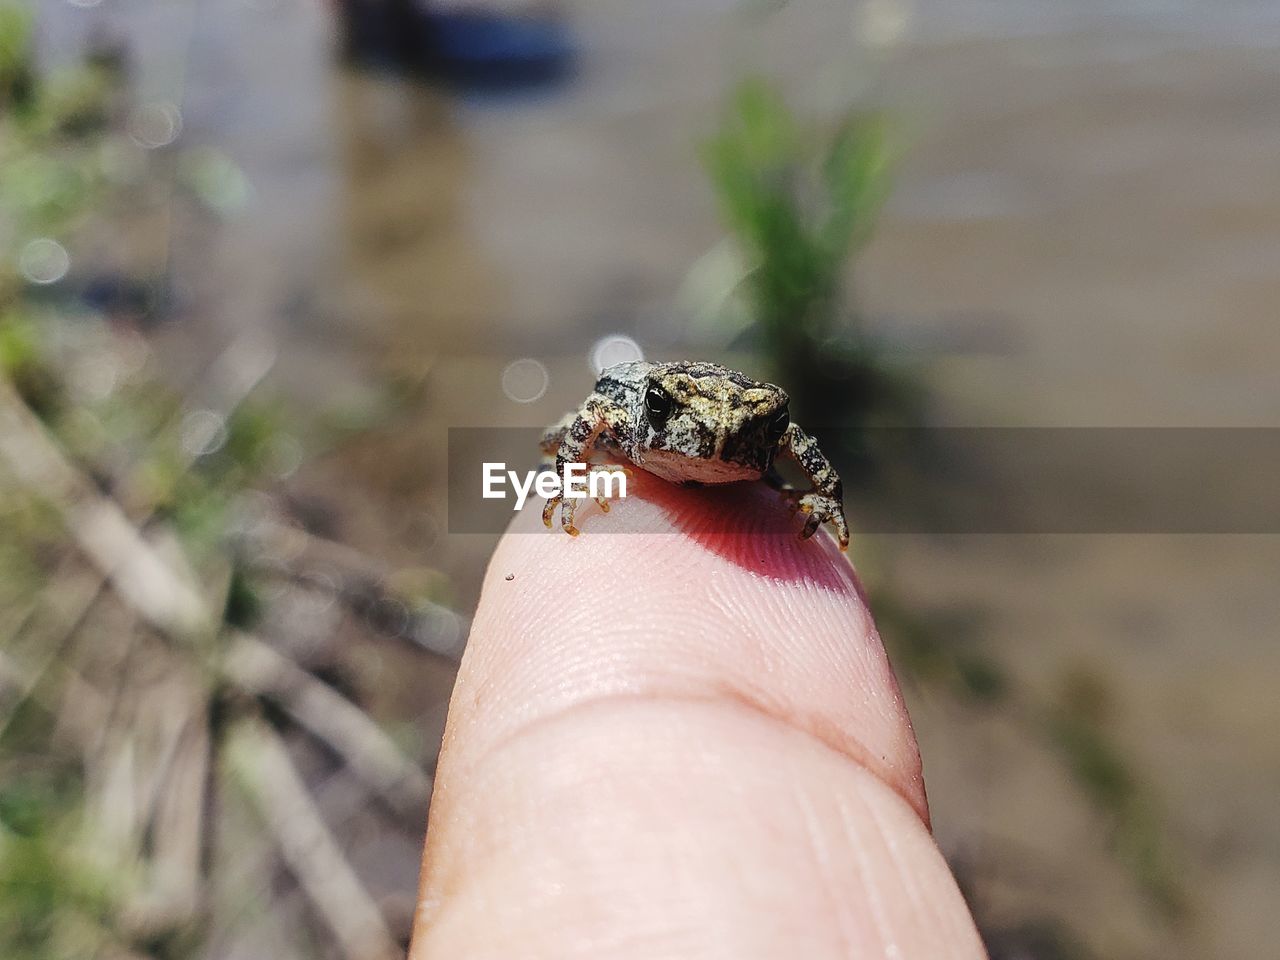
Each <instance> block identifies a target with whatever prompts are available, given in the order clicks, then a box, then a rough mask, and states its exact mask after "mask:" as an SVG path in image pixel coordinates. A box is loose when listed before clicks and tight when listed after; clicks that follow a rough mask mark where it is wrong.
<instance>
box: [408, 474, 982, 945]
mask: <svg viewBox="0 0 1280 960" xmlns="http://www.w3.org/2000/svg"><path fill="white" fill-rule="evenodd" d="M629 492H631V494H632V496H631V497H629V498H628V499H627V500H626V501H624V502H621V503H617V504H615V506H614V509H613V510H612V511H611V512H610V513H609V514H608V515H607V516H606V515H604V514H602V513H600V512H599V510H598V509H597V508H595V507H594V505H592V506H591V509H590V510H587V509H585V508H584V509H583V510H582V512H581V518H582V522H581V524H580V526H581V528H582V531H583V532H582V535H581V536H579V537H577V538H570V537H567V536H566V535H564V534H563V533H560V532H559V531H556V532H554V533H553V532H547V531H545V530H543V529H542V528H541V525H540V524H538V523H537V518H536V517H534V516H532V514H533V512H534V511H526V512H525V513H526V514H528V515H526V516H521V517H518V518H517V520H516V522H515V523H514V524H513V526H512V529H511V531H509V532H508V534H507V535H506V536H505V537H504V538H503V540H502V541H501V543H500V544H499V547H498V549H497V551H496V552H495V554H494V557H493V560H492V562H491V564H490V568H489V572H488V574H487V576H486V581H485V586H484V592H483V596H482V600H481V603H480V607H479V609H478V611H477V614H476V618H475V621H474V625H473V629H472V634H471V637H470V640H469V643H468V649H467V653H466V656H465V658H464V661H463V665H462V668H461V671H460V673H459V678H458V683H457V686H456V688H455V692H454V697H453V701H452V704H451V708H450V716H449V722H448V727H447V730H446V734H445V742H444V748H443V752H442V755H441V762H440V767H439V771H438V778H437V784H436V790H435V794H434V796H433V799H432V818H431V826H430V830H429V835H428V839H427V845H426V849H425V852H424V865H423V886H422V895H421V902H420V905H419V911H418V916H417V918H416V932H415V938H414V945H413V952H412V953H411V956H412V957H414V958H419V960H420V958H425V957H436V956H439V957H463V956H466V957H471V956H476V957H489V956H492V957H500V956H501V957H508V956H520V957H579V956H581V957H588V956H590V957H596V956H610V957H631V956H635V957H657V956H672V957H677V956H678V957H722V956H723V957H790V956H805V957H828V956H830V957H843V956H886V957H915V956H919V957H952V956H955V957H962V956H963V957H974V956H982V948H981V946H980V945H979V943H978V940H977V935H976V933H975V932H974V929H973V925H972V921H971V920H970V919H969V917H968V913H967V911H966V909H965V907H964V904H963V901H962V900H961V899H960V897H959V894H958V892H957V890H956V887H955V883H954V880H953V879H952V878H951V876H950V874H949V872H948V871H947V869H946V865H945V863H944V862H943V860H942V858H941V856H940V855H939V854H938V852H937V850H936V847H935V846H934V844H933V841H932V838H931V837H930V835H929V831H928V814H927V805H926V801H925V796H924V788H923V782H922V779H921V774H920V763H919V754H918V751H917V748H916V745H915V739H914V736H913V735H912V733H911V728H910V722H909V720H908V718H907V715H906V711H905V709H904V707H903V704H902V699H901V696H900V694H899V691H898V687H897V684H896V681H895V680H894V677H893V675H892V671H891V669H890V668H889V665H888V661H887V659H886V657H885V655H884V651H883V649H882V646H881V644H880V641H879V637H878V635H877V633H876V631H875V627H874V624H873V623H872V620H871V617H870V614H869V613H868V611H867V609H866V605H865V602H864V599H863V597H862V595H861V591H860V588H859V585H858V583H857V580H856V577H855V576H854V574H853V571H852V568H851V567H850V566H849V564H848V562H847V560H846V559H845V558H844V557H843V556H842V555H841V554H840V553H839V551H838V550H836V548H835V546H834V544H833V543H831V542H830V541H829V540H828V539H827V538H825V537H818V538H815V539H814V540H812V541H808V542H801V541H799V540H798V539H797V538H796V536H795V529H796V528H795V521H794V520H793V519H792V518H791V517H789V516H788V515H787V513H786V511H785V510H784V509H781V507H780V506H779V504H778V503H777V501H776V500H775V499H774V498H773V497H772V496H771V495H770V493H769V491H767V490H765V489H763V488H762V487H759V486H758V485H753V486H739V487H734V488H732V489H730V488H725V489H717V490H713V491H708V490H684V489H679V488H675V487H672V486H670V485H668V484H665V483H662V482H661V481H657V480H650V479H647V478H639V482H636V483H634V484H633V486H632V489H631V490H630V491H629ZM508 576H512V579H507V578H508Z"/></svg>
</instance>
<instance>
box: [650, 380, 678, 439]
mask: <svg viewBox="0 0 1280 960" xmlns="http://www.w3.org/2000/svg"><path fill="white" fill-rule="evenodd" d="M673 406H674V403H673V402H672V400H671V394H669V393H667V391H665V390H663V389H662V388H661V387H659V386H654V385H651V386H650V387H649V389H648V390H646V391H645V392H644V409H645V412H646V413H647V414H648V415H649V426H651V427H653V429H655V430H661V429H662V428H663V427H664V426H666V423H667V420H668V419H670V417H671V408H672V407H673Z"/></svg>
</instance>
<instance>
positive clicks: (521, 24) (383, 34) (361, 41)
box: [338, 0, 575, 89]
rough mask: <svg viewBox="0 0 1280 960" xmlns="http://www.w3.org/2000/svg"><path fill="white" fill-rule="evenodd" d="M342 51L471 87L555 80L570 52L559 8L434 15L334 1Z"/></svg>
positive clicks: (386, 1) (402, 2) (417, 6)
mask: <svg viewBox="0 0 1280 960" xmlns="http://www.w3.org/2000/svg"><path fill="white" fill-rule="evenodd" d="M338 14H339V19H340V27H341V31H342V34H341V36H342V39H341V43H342V54H343V56H344V57H345V58H346V59H347V60H348V61H349V62H351V63H354V64H357V65H360V66H369V67H380V68H383V69H390V70H398V71H403V72H406V73H411V74H416V75H419V76H423V77H427V78H430V79H434V80H439V81H443V82H446V83H454V84H458V85H460V86H464V87H473V88H499V89H501V88H510V87H522V86H536V85H542V84H548V83H554V82H556V81H558V80H562V79H565V78H566V77H568V76H569V74H570V72H571V70H572V66H573V60H574V54H575V47H574V43H573V38H572V35H571V32H570V30H569V26H568V23H567V21H566V18H565V16H564V15H563V13H562V12H561V11H560V10H559V8H558V7H555V6H552V7H546V6H542V7H539V8H538V10H537V11H536V12H535V11H530V12H527V13H507V12H503V11H500V10H486V9H484V8H483V7H480V6H474V7H467V8H465V9H457V10H450V11H439V10H433V9H432V8H431V6H430V5H428V4H426V3H422V2H415V0H340V2H339V4H338Z"/></svg>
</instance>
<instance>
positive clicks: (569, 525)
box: [542, 393, 626, 537]
mask: <svg viewBox="0 0 1280 960" xmlns="http://www.w3.org/2000/svg"><path fill="white" fill-rule="evenodd" d="M625 427H626V411H625V410H623V409H622V408H621V407H619V406H618V405H617V404H615V403H613V401H611V400H609V399H608V398H607V397H603V396H601V395H600V394H598V393H593V394H592V395H591V396H590V397H588V398H587V402H586V403H584V404H583V405H582V408H581V409H580V410H579V411H578V412H577V413H576V414H574V415H572V416H569V417H566V418H565V419H564V420H562V421H561V422H560V423H559V424H557V425H556V426H555V427H552V428H551V429H550V430H549V431H547V434H546V436H545V437H543V439H542V449H543V451H544V452H546V453H548V454H550V453H551V452H552V451H553V450H554V452H555V458H556V462H555V470H556V476H558V477H560V478H561V479H563V478H564V468H565V464H568V463H586V462H587V458H588V457H589V456H590V454H591V452H592V450H594V449H595V445H596V441H597V440H599V439H600V437H601V435H602V434H609V435H611V436H613V437H614V438H615V439H617V440H619V441H621V440H622V434H623V433H624V431H625ZM596 502H597V503H599V504H600V508H601V509H602V510H605V511H607V510H608V509H609V502H608V501H607V500H605V499H604V498H603V497H597V498H596ZM556 504H560V525H561V526H562V527H564V529H565V532H566V533H568V534H569V535H570V536H574V537H576V536H577V535H578V532H579V531H578V528H577V527H575V526H574V525H573V514H574V511H575V510H576V509H577V504H578V501H577V500H576V499H574V498H573V497H569V498H565V496H564V494H563V492H561V493H557V494H555V495H554V496H552V497H548V498H547V505H546V506H545V507H543V509H542V522H543V523H545V524H546V525H547V526H548V527H549V526H551V520H552V518H553V517H554V516H555V510H556Z"/></svg>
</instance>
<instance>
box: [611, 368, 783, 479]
mask: <svg viewBox="0 0 1280 960" xmlns="http://www.w3.org/2000/svg"><path fill="white" fill-rule="evenodd" d="M642 389H643V392H642V394H641V401H640V404H639V409H638V411H637V417H638V418H639V421H640V422H639V423H637V424H636V436H637V438H638V439H639V441H640V443H639V447H640V451H639V452H640V453H641V455H642V456H643V465H644V467H645V469H646V470H648V471H650V472H651V473H655V474H657V475H659V476H662V477H665V478H666V479H669V480H672V481H675V482H681V481H691V480H692V481H697V482H700V483H727V482H729V481H732V480H750V479H755V478H757V477H759V476H760V475H761V474H762V473H764V472H765V471H766V470H767V469H769V465H770V464H771V463H772V462H773V457H774V454H775V453H776V452H777V449H778V444H779V443H780V442H781V440H782V438H783V436H784V435H785V433H786V431H787V427H788V425H789V424H790V422H791V417H790V411H789V408H788V405H789V403H790V398H789V397H788V396H787V395H786V393H785V392H784V391H783V390H782V389H781V388H779V387H776V386H774V385H773V384H771V383H761V382H759V381H756V380H752V379H751V378H750V377H747V376H745V375H744V374H741V373H738V372H737V371H734V370H729V369H728V368H726V367H722V366H719V365H718V364H714V363H657V364H653V365H652V367H651V369H650V370H649V375H648V377H647V378H646V381H645V383H644V385H643V388H642Z"/></svg>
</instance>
